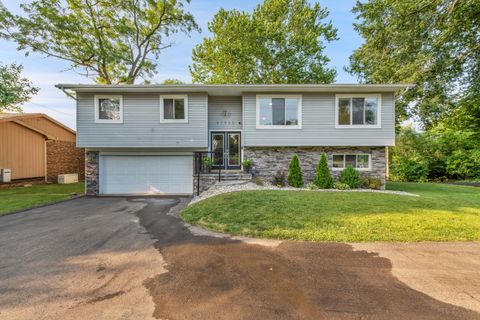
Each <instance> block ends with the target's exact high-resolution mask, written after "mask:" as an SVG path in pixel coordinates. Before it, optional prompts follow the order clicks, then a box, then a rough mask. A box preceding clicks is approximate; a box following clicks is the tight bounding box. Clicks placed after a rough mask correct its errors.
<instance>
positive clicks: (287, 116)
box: [257, 95, 302, 129]
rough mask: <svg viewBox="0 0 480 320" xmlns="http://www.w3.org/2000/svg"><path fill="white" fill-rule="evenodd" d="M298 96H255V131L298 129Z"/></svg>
mask: <svg viewBox="0 0 480 320" xmlns="http://www.w3.org/2000/svg"><path fill="white" fill-rule="evenodd" d="M301 127H302V97H301V96H300V95H257V129H275V128H285V129H300V128H301Z"/></svg>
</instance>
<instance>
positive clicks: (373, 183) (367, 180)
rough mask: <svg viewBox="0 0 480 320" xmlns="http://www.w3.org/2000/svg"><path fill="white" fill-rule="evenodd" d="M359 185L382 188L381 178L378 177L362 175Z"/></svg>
mask: <svg viewBox="0 0 480 320" xmlns="http://www.w3.org/2000/svg"><path fill="white" fill-rule="evenodd" d="M360 185H361V187H362V188H364V189H374V190H380V189H381V188H382V179H380V178H378V177H363V178H361V179H360Z"/></svg>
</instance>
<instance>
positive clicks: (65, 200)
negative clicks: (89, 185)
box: [0, 194, 86, 219]
mask: <svg viewBox="0 0 480 320" xmlns="http://www.w3.org/2000/svg"><path fill="white" fill-rule="evenodd" d="M85 196H86V195H85V194H80V195H76V196H72V197H70V198H68V199H62V200H58V201H53V202H48V203H44V204H40V205H38V206H33V207H30V208H25V209H18V210H14V211H10V212H5V213H1V214H0V219H1V218H2V217H5V216H9V215H11V214H16V213H21V212H25V211H28V210H34V209H39V208H43V207H48V206H51V205H54V204H58V203H62V202H67V201H70V200H75V199H78V198H82V197H85Z"/></svg>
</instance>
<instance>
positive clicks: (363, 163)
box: [333, 154, 370, 171]
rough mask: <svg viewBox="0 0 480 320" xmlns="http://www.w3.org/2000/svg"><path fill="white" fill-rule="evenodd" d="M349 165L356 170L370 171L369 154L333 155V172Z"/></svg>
mask: <svg viewBox="0 0 480 320" xmlns="http://www.w3.org/2000/svg"><path fill="white" fill-rule="evenodd" d="M348 165H351V166H352V167H354V168H355V169H357V170H360V171H362V170H370V155H369V154H334V155H333V170H343V169H345V168H346V167H347V166H348Z"/></svg>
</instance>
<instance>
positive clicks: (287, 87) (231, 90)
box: [55, 83, 414, 95]
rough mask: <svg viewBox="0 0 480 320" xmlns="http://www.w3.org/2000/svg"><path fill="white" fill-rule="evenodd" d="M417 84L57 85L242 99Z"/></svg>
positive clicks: (390, 88)
mask: <svg viewBox="0 0 480 320" xmlns="http://www.w3.org/2000/svg"><path fill="white" fill-rule="evenodd" d="M413 86H414V85H413V84H347V83H345V84H344V83H340V84H168V85H167V84H155V85H138V84H117V85H103V84H102V85H99V84H57V85H55V87H57V88H59V89H61V90H73V91H76V92H93V93H96V92H98V93H100V92H159V93H161V92H178V93H186V92H189V93H190V92H192V93H195V92H198V93H208V94H210V95H241V94H242V93H245V92H250V93H262V92H268V93H273V92H282V93H285V92H291V93H294V92H297V93H298V92H344V93H346V92H395V91H398V90H405V89H408V88H411V87H413Z"/></svg>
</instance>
